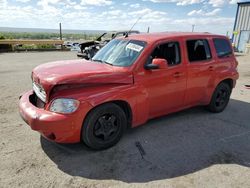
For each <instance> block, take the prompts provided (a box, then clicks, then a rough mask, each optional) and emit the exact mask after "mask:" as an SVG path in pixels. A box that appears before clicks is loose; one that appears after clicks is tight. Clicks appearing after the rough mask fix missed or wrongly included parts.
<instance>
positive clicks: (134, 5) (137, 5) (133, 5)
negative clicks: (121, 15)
mask: <svg viewBox="0 0 250 188" xmlns="http://www.w3.org/2000/svg"><path fill="white" fill-rule="evenodd" d="M129 6H130V7H131V8H139V7H140V4H139V3H136V4H131V5H129Z"/></svg>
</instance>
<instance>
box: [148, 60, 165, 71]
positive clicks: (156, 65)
mask: <svg viewBox="0 0 250 188" xmlns="http://www.w3.org/2000/svg"><path fill="white" fill-rule="evenodd" d="M167 67H168V62H167V60H166V59H161V58H155V59H153V61H152V63H151V64H147V65H145V69H147V70H153V69H166V68H167Z"/></svg>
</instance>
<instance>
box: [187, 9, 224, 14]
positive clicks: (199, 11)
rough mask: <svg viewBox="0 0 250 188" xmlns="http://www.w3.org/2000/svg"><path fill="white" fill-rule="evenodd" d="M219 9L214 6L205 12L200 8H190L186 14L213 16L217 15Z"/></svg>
mask: <svg viewBox="0 0 250 188" xmlns="http://www.w3.org/2000/svg"><path fill="white" fill-rule="evenodd" d="M220 11H221V9H220V8H216V9H214V10H212V11H210V12H205V11H204V10H202V9H200V10H192V11H191V12H189V13H188V14H187V15H188V16H195V15H200V16H215V15H217V14H218V13H219V12H220Z"/></svg>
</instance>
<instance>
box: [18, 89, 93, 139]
mask: <svg viewBox="0 0 250 188" xmlns="http://www.w3.org/2000/svg"><path fill="white" fill-rule="evenodd" d="M32 95H34V93H33V91H29V92H27V93H25V94H23V95H22V96H21V97H20V100H19V112H20V115H21V117H22V118H23V120H24V121H25V122H26V123H27V124H28V125H29V126H30V127H31V129H33V130H35V131H38V132H40V133H41V134H42V135H43V136H44V137H46V138H47V139H49V140H53V141H55V142H59V143H76V142H79V141H80V140H81V129H82V124H83V120H84V118H85V116H86V114H87V112H88V111H89V110H90V109H91V108H92V107H91V106H90V105H89V104H88V103H81V104H80V106H79V108H78V109H77V110H76V112H74V113H72V114H59V113H54V112H50V111H47V110H45V109H41V108H38V107H36V106H35V105H33V104H32V102H31V100H30V98H31V96H32Z"/></svg>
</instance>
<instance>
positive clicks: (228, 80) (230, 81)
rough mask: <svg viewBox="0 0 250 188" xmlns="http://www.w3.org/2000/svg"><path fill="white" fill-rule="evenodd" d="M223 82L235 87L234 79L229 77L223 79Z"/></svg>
mask: <svg viewBox="0 0 250 188" xmlns="http://www.w3.org/2000/svg"><path fill="white" fill-rule="evenodd" d="M221 82H224V83H226V84H228V85H229V86H230V88H231V89H232V88H233V80H232V79H230V78H228V79H225V80H222V81H221Z"/></svg>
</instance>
